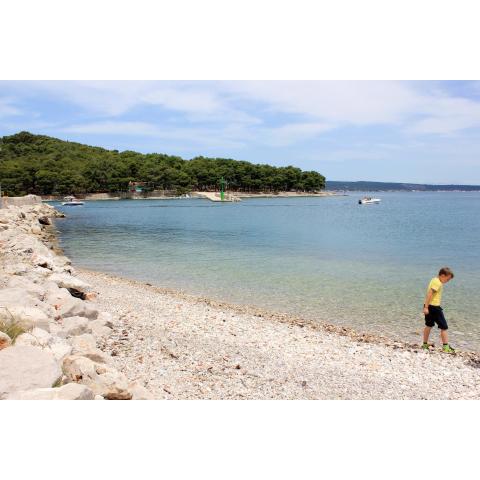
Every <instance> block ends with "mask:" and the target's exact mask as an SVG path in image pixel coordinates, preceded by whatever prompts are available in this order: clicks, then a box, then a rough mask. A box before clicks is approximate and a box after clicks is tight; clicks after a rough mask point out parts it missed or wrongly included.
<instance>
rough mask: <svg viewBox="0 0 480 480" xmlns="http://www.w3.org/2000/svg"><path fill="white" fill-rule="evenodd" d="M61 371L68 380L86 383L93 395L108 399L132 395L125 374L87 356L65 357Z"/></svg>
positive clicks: (120, 398)
mask: <svg viewBox="0 0 480 480" xmlns="http://www.w3.org/2000/svg"><path fill="white" fill-rule="evenodd" d="M63 372H64V374H65V376H66V377H67V379H68V380H69V381H72V382H78V383H82V384H83V385H87V386H88V387H89V388H91V389H92V390H93V393H94V394H95V395H101V396H102V397H103V398H106V399H108V400H130V399H131V398H132V396H133V394H132V392H131V391H130V390H129V385H128V380H127V378H126V377H125V375H123V374H122V373H120V372H118V371H117V370H115V369H114V368H112V367H109V366H108V365H99V364H96V363H95V362H93V361H92V360H90V359H89V358H86V357H82V356H79V355H72V356H70V357H67V358H66V359H65V360H64V362H63Z"/></svg>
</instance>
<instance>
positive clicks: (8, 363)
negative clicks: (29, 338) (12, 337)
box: [0, 346, 62, 398]
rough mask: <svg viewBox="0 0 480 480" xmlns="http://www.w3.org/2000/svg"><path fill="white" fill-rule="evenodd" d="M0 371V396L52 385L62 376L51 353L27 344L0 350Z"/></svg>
mask: <svg viewBox="0 0 480 480" xmlns="http://www.w3.org/2000/svg"><path fill="white" fill-rule="evenodd" d="M0 372H1V375H0V398H4V397H5V396H7V395H9V394H11V393H13V392H16V391H22V390H32V389H35V388H46V387H52V386H53V385H54V384H55V383H56V382H57V381H59V379H60V378H61V377H62V370H61V368H60V365H59V363H58V362H57V361H56V360H55V358H54V357H53V355H52V354H51V353H47V352H45V351H42V350H41V349H39V348H36V347H28V346H18V347H17V346H13V347H8V348H5V349H4V350H1V351H0Z"/></svg>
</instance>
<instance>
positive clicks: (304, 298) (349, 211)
mask: <svg viewBox="0 0 480 480" xmlns="http://www.w3.org/2000/svg"><path fill="white" fill-rule="evenodd" d="M360 196H361V195H355V194H352V195H349V196H345V197H343V196H342V197H331V198H292V199H284V198H274V199H249V200H244V201H243V202H241V203H226V204H218V203H212V202H209V201H207V200H200V199H182V200H146V201H128V200H127V201H98V202H88V203H87V204H86V205H85V206H84V207H73V208H72V207H70V208H69V207H61V206H60V207H59V209H63V210H64V211H65V212H66V213H67V215H68V218H67V219H65V220H59V221H57V223H56V224H57V227H58V229H59V230H60V232H61V235H60V238H61V244H62V247H63V248H64V249H65V252H66V254H67V255H68V256H70V257H71V258H72V260H73V261H74V262H75V264H77V265H79V266H84V267H87V268H92V269H97V270H102V271H106V272H112V273H116V274H120V275H123V276H127V277H131V278H135V279H139V280H145V281H148V282H151V283H154V284H156V285H159V286H164V287H170V288H176V289H182V290H184V291H187V292H189V293H194V294H202V295H207V296H210V297H213V298H217V299H221V300H225V301H229V302H232V303H247V304H253V305H258V306H260V307H264V308H268V309H272V310H276V311H283V312H292V313H295V314H297V315H300V316H304V317H308V318H313V319H318V320H322V321H327V322H331V323H337V324H342V325H348V326H352V327H354V328H355V329H357V330H360V331H369V332H376V333H381V334H388V335H390V336H395V337H398V338H406V339H408V340H418V332H420V331H421V328H422V325H423V317H422V315H421V307H422V303H423V298H424V294H425V288H426V285H427V284H428V281H429V280H430V278H431V277H432V276H434V275H435V274H436V273H437V271H438V269H439V267H441V266H444V265H447V266H450V267H451V268H452V269H453V270H454V272H455V274H456V277H455V279H454V280H453V281H452V282H450V283H449V284H448V285H447V286H446V287H445V291H444V302H443V303H444V308H445V313H446V316H447V319H448V321H449V324H450V332H451V335H452V344H454V345H458V346H462V347H468V348H472V349H475V350H479V349H480V322H479V319H480V315H479V314H480V305H479V303H478V302H477V292H478V290H479V288H480V281H479V278H480V277H479V273H478V270H479V267H480V249H479V247H478V239H479V238H480V217H479V211H480V193H476V192H474V193H463V192H458V193H457V192H451V193H441V192H433V193H417V192H413V193H390V192H389V193H381V194H379V195H377V196H380V197H381V198H382V200H383V201H382V204H381V205H371V206H359V205H358V204H357V200H358V198H359V197H360ZM435 335H436V333H435Z"/></svg>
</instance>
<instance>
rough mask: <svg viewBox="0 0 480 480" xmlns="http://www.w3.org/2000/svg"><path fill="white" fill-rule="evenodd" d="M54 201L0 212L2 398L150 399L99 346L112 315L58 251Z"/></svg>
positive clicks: (149, 395)
mask: <svg viewBox="0 0 480 480" xmlns="http://www.w3.org/2000/svg"><path fill="white" fill-rule="evenodd" d="M58 216H62V214H60V213H58V212H57V211H56V210H55V209H53V208H52V207H50V206H48V205H43V204H40V203H38V204H35V205H23V206H9V207H8V208H3V209H1V210H0V399H41V400H48V399H52V400H54V399H72V400H93V399H97V400H104V399H110V400H114V399H121V400H130V399H150V398H152V395H151V394H150V393H149V392H148V390H146V389H145V388H144V386H143V385H141V384H138V383H135V382H130V381H129V380H128V379H127V377H126V376H125V375H123V374H122V373H121V372H119V371H118V370H117V369H116V368H114V366H113V362H112V358H111V357H110V356H109V355H108V354H107V353H105V352H104V351H102V350H101V349H99V348H98V346H99V344H101V342H102V341H103V339H105V338H106V337H108V336H109V335H110V334H111V332H112V326H113V322H114V319H113V318H112V316H111V315H110V314H109V313H108V312H105V311H101V310H100V309H99V306H98V304H97V303H96V294H95V292H94V291H93V290H92V288H91V286H90V285H88V284H87V283H86V282H84V281H82V280H80V279H79V278H78V277H77V276H76V274H75V270H74V268H73V267H72V265H71V262H70V260H69V259H68V258H66V257H64V256H63V255H59V254H57V253H56V251H55V245H54V242H53V241H54V240H55V236H54V232H53V231H52V228H51V223H52V221H51V219H52V218H54V217H58Z"/></svg>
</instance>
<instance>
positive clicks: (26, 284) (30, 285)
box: [7, 275, 45, 300]
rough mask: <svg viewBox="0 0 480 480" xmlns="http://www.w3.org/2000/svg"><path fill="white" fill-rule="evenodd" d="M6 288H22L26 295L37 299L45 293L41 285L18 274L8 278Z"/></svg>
mask: <svg viewBox="0 0 480 480" xmlns="http://www.w3.org/2000/svg"><path fill="white" fill-rule="evenodd" d="M7 288H15V289H22V290H24V292H25V293H26V294H27V295H28V296H30V297H34V298H37V299H38V300H43V297H44V295H45V289H44V288H43V287H42V286H41V285H39V284H38V283H34V282H32V281H31V280H30V279H28V278H27V277H19V276H18V275H14V276H13V277H11V278H10V280H9V281H8V283H7Z"/></svg>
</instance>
